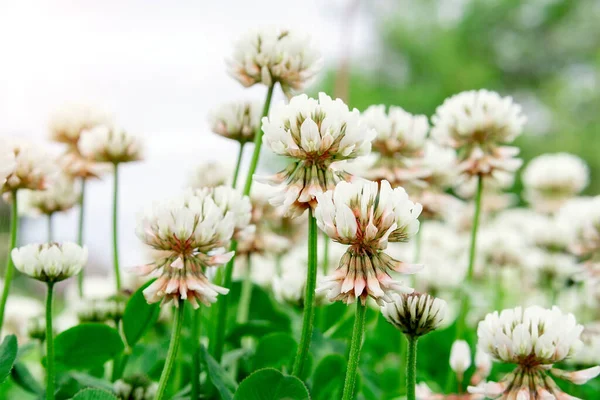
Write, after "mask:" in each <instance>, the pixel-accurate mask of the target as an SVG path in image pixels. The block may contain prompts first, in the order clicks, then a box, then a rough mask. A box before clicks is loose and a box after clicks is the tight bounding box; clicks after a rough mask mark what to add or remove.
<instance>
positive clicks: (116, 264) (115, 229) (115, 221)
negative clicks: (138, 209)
mask: <svg viewBox="0 0 600 400" xmlns="http://www.w3.org/2000/svg"><path fill="white" fill-rule="evenodd" d="M118 212H119V164H115V175H114V179H113V209H112V234H113V268H114V271H115V283H116V285H117V286H116V288H117V293H119V292H120V291H121V271H120V270H119V236H118V232H119V224H118V220H119V218H118Z"/></svg>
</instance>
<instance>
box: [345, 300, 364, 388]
mask: <svg viewBox="0 0 600 400" xmlns="http://www.w3.org/2000/svg"><path fill="white" fill-rule="evenodd" d="M366 314H367V306H366V305H365V304H362V302H361V301H360V300H358V301H357V302H356V316H355V319H354V328H353V329H352V341H351V342H350V355H349V356H348V369H347V370H346V379H345V381H344V392H343V394H342V400H352V399H353V398H354V386H355V385H356V372H357V371H358V362H359V359H360V349H361V347H362V341H363V336H364V333H365V316H366Z"/></svg>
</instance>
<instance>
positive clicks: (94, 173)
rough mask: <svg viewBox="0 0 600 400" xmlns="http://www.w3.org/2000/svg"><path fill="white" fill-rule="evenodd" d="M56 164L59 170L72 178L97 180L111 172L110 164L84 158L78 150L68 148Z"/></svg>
mask: <svg viewBox="0 0 600 400" xmlns="http://www.w3.org/2000/svg"><path fill="white" fill-rule="evenodd" d="M58 164H59V166H60V168H61V170H62V171H63V172H64V173H65V174H66V175H67V176H70V177H72V178H83V179H89V178H99V177H100V176H101V175H103V174H105V173H108V172H111V170H112V166H111V165H110V164H107V163H100V162H96V161H94V160H92V159H90V158H88V157H84V156H83V155H82V154H81V153H80V152H79V149H78V148H70V149H68V150H67V151H66V152H65V153H63V154H62V155H61V156H60V157H59V159H58Z"/></svg>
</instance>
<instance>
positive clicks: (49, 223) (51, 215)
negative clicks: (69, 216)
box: [47, 213, 54, 243]
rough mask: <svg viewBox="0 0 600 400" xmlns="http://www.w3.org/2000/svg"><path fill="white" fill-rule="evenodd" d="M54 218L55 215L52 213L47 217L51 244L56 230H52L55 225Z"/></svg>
mask: <svg viewBox="0 0 600 400" xmlns="http://www.w3.org/2000/svg"><path fill="white" fill-rule="evenodd" d="M53 216H54V213H50V214H48V216H47V217H48V218H47V219H48V225H47V227H48V243H51V242H52V241H53V240H54V234H53V232H54V229H52V225H54V224H53V222H54V221H53V219H54V218H52V217H53Z"/></svg>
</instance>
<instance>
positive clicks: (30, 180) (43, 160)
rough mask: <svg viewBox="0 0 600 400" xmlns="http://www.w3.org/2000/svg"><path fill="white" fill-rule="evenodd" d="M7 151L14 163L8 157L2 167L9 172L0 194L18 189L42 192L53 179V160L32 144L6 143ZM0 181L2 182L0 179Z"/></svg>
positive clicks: (40, 148)
mask: <svg viewBox="0 0 600 400" xmlns="http://www.w3.org/2000/svg"><path fill="white" fill-rule="evenodd" d="M5 145H6V146H8V150H10V151H12V153H13V155H14V162H13V161H12V160H11V158H10V157H8V158H7V161H6V163H5V164H4V165H3V166H2V168H3V169H4V170H5V171H9V168H8V167H9V166H10V167H12V168H11V169H10V171H9V172H8V176H6V180H5V181H4V184H3V185H2V186H1V187H0V192H1V193H9V192H14V191H17V190H19V189H31V190H44V189H46V187H47V185H48V182H49V181H51V180H52V179H53V178H54V175H55V174H56V172H57V168H56V167H55V165H54V159H53V158H52V157H51V156H50V155H49V154H48V153H47V152H46V151H45V149H44V148H42V147H38V146H36V145H34V144H32V143H25V142H19V141H13V142H6V143H5ZM0 181H2V180H1V179H0Z"/></svg>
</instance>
